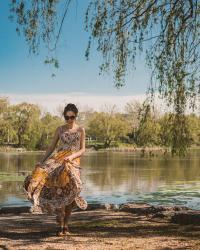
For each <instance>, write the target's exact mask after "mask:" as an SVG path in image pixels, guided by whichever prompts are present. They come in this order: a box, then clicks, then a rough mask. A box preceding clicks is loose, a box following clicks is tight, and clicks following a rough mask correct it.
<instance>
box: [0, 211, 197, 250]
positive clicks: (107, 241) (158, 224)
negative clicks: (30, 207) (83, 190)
mask: <svg viewBox="0 0 200 250" xmlns="http://www.w3.org/2000/svg"><path fill="white" fill-rule="evenodd" d="M69 227H70V230H71V232H72V235H70V236H62V237H57V236H56V234H55V233H56V230H57V229H58V226H57V224H56V222H55V217H54V216H49V215H44V214H42V215H41V214H40V215H33V214H29V213H23V214H19V215H14V214H3V215H1V216H0V249H5V250H6V249H24V250H25V249H41V250H42V249H67V250H71V249H73V250H76V249H77V250H93V249H94V250H104V249H109V250H110V249H112V250H116V249H120V250H126V249H131V250H134V249H141V250H153V249H156V250H170V249H177V250H185V249H195V250H197V249H200V226H193V225H187V226H183V225H178V224H172V223H168V222H167V221H164V220H161V219H151V218H148V217H146V216H138V215H136V214H132V213H127V212H115V211H109V210H108V211H106V210H103V209H102V210H100V209H99V210H95V211H81V212H73V214H72V216H71V219H70V223H69Z"/></svg>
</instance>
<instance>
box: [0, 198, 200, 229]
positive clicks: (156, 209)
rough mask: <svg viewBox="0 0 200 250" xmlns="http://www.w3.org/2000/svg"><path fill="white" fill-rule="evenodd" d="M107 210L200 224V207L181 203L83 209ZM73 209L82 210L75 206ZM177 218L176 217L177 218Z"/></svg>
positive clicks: (13, 209)
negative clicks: (191, 206) (196, 207)
mask: <svg viewBox="0 0 200 250" xmlns="http://www.w3.org/2000/svg"><path fill="white" fill-rule="evenodd" d="M30 208H31V206H2V207H0V214H21V213H30V214H31V212H30ZM99 209H100V210H107V211H108V210H109V211H114V212H116V211H122V212H129V213H136V214H140V215H149V216H153V217H154V218H156V217H158V218H168V219H170V220H172V221H173V222H175V221H177V222H178V221H179V222H180V223H181V224H184V223H186V224H198V225H200V209H197V210H196V209H192V208H189V207H186V206H181V205H150V204H148V203H141V202H138V203H137V202H127V203H121V204H112V203H88V207H87V209H86V210H85V211H94V210H99ZM73 211H78V212H80V211H83V210H81V209H80V208H78V207H77V208H76V209H74V210H73ZM177 218H178V219H177Z"/></svg>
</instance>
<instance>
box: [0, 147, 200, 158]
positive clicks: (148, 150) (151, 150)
mask: <svg viewBox="0 0 200 250" xmlns="http://www.w3.org/2000/svg"><path fill="white" fill-rule="evenodd" d="M192 149H200V146H191V147H190V148H189V150H192ZM102 151H111V152H112V151H113V152H138V153H140V154H141V156H142V155H145V154H148V155H149V156H155V155H157V154H162V155H165V154H170V148H169V147H162V146H144V147H137V146H119V147H109V148H99V149H95V148H94V147H86V153H87V152H102ZM44 152H45V150H28V149H25V148H20V147H10V146H0V153H44Z"/></svg>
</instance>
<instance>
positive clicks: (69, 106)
mask: <svg viewBox="0 0 200 250" xmlns="http://www.w3.org/2000/svg"><path fill="white" fill-rule="evenodd" d="M67 111H73V112H74V113H75V114H76V115H77V114H78V109H77V107H76V105H75V104H73V103H68V104H67V106H65V108H64V112H63V115H64V114H65V113H66V112H67Z"/></svg>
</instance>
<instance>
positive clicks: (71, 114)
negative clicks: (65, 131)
mask: <svg viewBox="0 0 200 250" xmlns="http://www.w3.org/2000/svg"><path fill="white" fill-rule="evenodd" d="M64 118H65V121H66V123H68V124H72V123H73V122H74V121H75V119H76V114H75V113H74V112H73V111H67V112H65V114H64Z"/></svg>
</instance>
